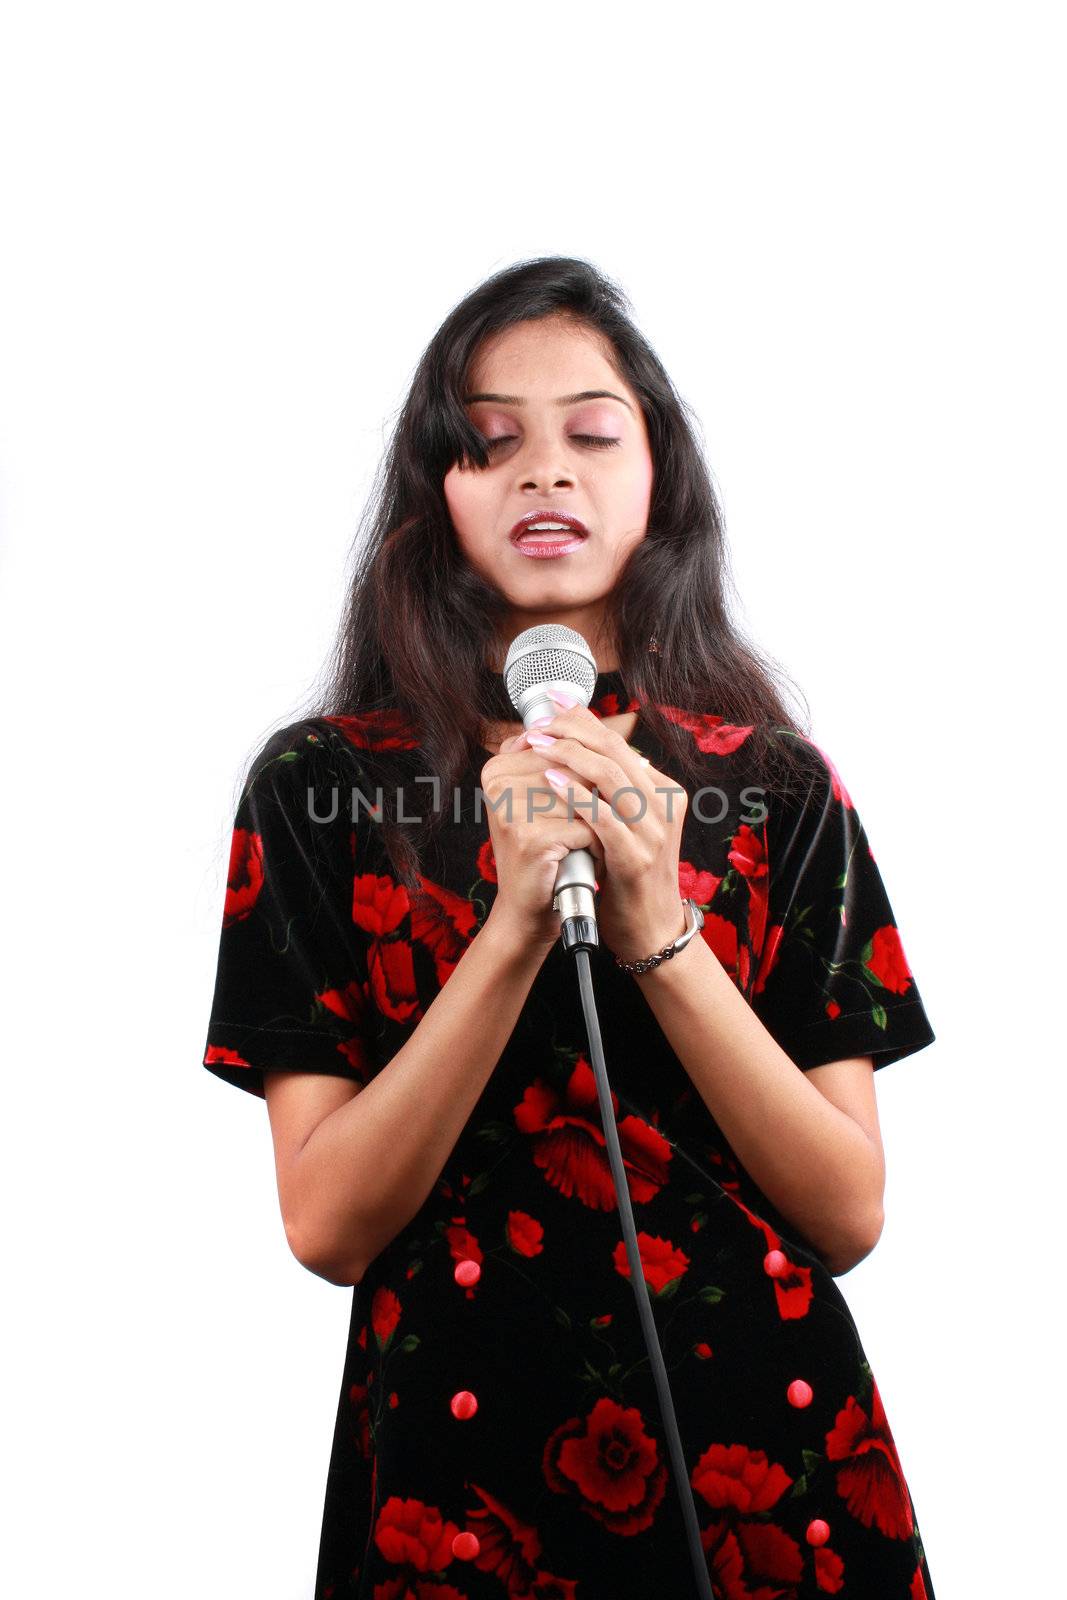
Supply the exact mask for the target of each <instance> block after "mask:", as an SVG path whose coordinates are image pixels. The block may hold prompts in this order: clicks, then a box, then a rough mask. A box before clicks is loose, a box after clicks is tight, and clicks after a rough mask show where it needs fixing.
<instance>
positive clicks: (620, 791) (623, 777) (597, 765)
mask: <svg viewBox="0 0 1067 1600" xmlns="http://www.w3.org/2000/svg"><path fill="white" fill-rule="evenodd" d="M536 748H537V746H536V745H535V749H536ZM540 753H541V754H542V755H543V757H544V759H545V761H546V762H549V761H550V762H551V765H552V766H554V767H559V768H561V769H563V770H565V771H567V772H573V773H574V774H575V776H576V777H577V778H578V779H579V780H580V781H582V782H583V783H585V784H586V785H588V786H592V785H593V784H595V785H596V788H597V791H598V793H599V794H600V796H601V798H602V799H603V800H604V801H605V802H606V803H607V804H608V805H610V806H612V807H614V809H615V810H616V811H617V812H618V814H619V816H620V818H621V819H622V820H623V821H624V822H625V821H629V822H640V821H641V819H642V818H643V817H646V816H647V815H648V814H649V811H650V810H651V809H652V808H653V807H654V806H655V804H656V797H655V791H654V789H653V787H652V783H651V780H650V779H649V776H648V769H647V768H646V767H644V766H642V764H641V757H640V756H639V755H637V753H636V751H634V752H632V760H630V761H627V762H626V763H625V764H624V763H623V762H622V761H620V760H619V759H618V758H617V756H616V754H615V753H614V752H612V753H611V754H610V755H604V754H602V753H601V752H600V751H599V750H591V749H590V748H589V746H588V745H586V744H584V743H583V742H582V741H581V740H580V739H579V738H577V737H575V736H567V737H561V736H557V738H556V740H555V742H554V743H553V744H550V745H547V746H542V747H541V749H540Z"/></svg>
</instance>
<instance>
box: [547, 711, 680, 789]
mask: <svg viewBox="0 0 1067 1600" xmlns="http://www.w3.org/2000/svg"><path fill="white" fill-rule="evenodd" d="M534 731H535V732H537V733H547V734H548V735H550V737H552V738H553V739H560V740H562V739H566V738H571V739H576V740H578V741H579V742H580V743H581V744H583V745H585V747H586V749H588V750H593V751H596V752H597V753H598V754H599V755H601V756H603V757H605V758H606V759H608V760H611V761H614V762H616V763H617V765H618V766H619V767H621V768H622V770H623V771H624V772H625V773H626V774H627V776H626V777H625V778H623V779H622V780H621V783H622V784H630V783H632V784H635V785H636V786H637V787H638V788H640V789H641V790H642V791H643V792H644V793H645V795H646V796H647V798H648V800H651V799H652V796H653V794H654V793H655V790H654V788H653V786H652V782H651V779H650V776H649V772H648V769H649V766H650V762H649V760H648V757H647V756H642V755H641V753H640V751H638V750H635V749H634V747H633V745H631V744H627V742H626V740H625V739H624V738H623V736H622V734H621V733H619V731H618V730H617V729H616V728H608V727H605V725H604V723H603V722H602V721H601V719H600V718H599V717H595V716H594V715H593V713H592V712H591V711H590V710H589V708H588V706H573V707H571V708H570V710H567V711H558V712H557V713H556V715H555V716H554V717H553V718H552V719H551V721H550V722H547V723H545V724H544V725H543V726H542V727H540V728H537V729H536V730H534ZM544 748H545V751H546V754H554V752H552V751H550V750H549V749H548V747H547V746H545V747H544ZM560 755H561V761H560V765H561V766H562V765H564V764H565V760H564V759H563V755H564V753H563V752H562V751H561V752H560ZM566 760H569V756H568V757H567V758H566ZM576 770H577V769H576ZM585 775H586V776H588V777H590V778H591V779H593V781H595V775H594V774H593V773H588V774H585ZM619 786H620V784H619V782H617V783H616V787H619Z"/></svg>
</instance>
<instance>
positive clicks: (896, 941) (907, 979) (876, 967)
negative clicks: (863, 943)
mask: <svg viewBox="0 0 1067 1600" xmlns="http://www.w3.org/2000/svg"><path fill="white" fill-rule="evenodd" d="M863 964H864V966H865V967H866V968H867V970H868V972H873V973H874V976H875V977H876V978H877V979H878V982H879V983H880V984H883V985H884V986H885V988H887V989H891V990H892V991H893V993H894V994H903V993H904V991H905V990H906V989H907V987H908V985H909V984H910V983H911V968H910V967H909V966H908V962H907V957H906V956H905V954H904V946H903V945H902V944H901V942H900V934H899V933H898V932H897V930H896V927H895V926H894V924H893V923H891V922H890V923H887V925H886V926H885V927H884V928H879V929H878V931H877V932H876V933H875V935H874V937H873V939H872V940H871V953H870V955H869V956H867V957H866V958H865V960H864V963H863Z"/></svg>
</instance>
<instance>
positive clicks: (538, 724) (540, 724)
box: [530, 717, 556, 728]
mask: <svg viewBox="0 0 1067 1600" xmlns="http://www.w3.org/2000/svg"><path fill="white" fill-rule="evenodd" d="M555 720H556V719H555V718H554V717H534V719H533V721H532V722H531V723H530V727H531V728H544V727H546V726H547V725H548V723H550V722H554V721H555Z"/></svg>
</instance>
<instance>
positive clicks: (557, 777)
mask: <svg viewBox="0 0 1067 1600" xmlns="http://www.w3.org/2000/svg"><path fill="white" fill-rule="evenodd" d="M545 777H546V778H547V779H548V781H549V783H553V784H557V785H558V786H559V787H560V788H563V787H565V786H566V785H567V784H568V783H569V782H570V779H569V778H568V777H567V774H566V773H565V772H560V770H559V768H558V767H546V768H545Z"/></svg>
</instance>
